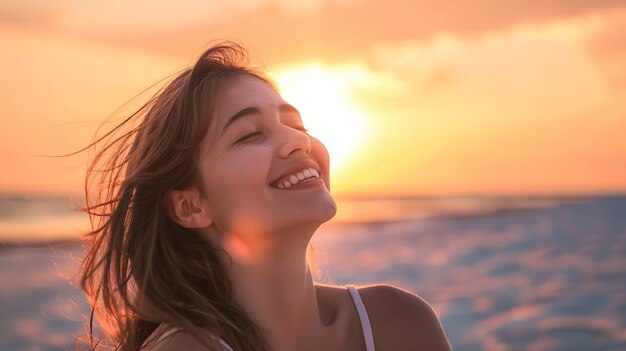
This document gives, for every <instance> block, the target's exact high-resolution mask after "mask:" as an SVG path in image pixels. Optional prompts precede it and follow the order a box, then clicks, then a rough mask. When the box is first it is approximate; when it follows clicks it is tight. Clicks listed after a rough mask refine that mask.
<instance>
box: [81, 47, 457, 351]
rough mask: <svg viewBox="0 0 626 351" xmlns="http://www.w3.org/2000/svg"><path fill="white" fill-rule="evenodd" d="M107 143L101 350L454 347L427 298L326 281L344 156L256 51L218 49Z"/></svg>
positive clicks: (95, 289)
mask: <svg viewBox="0 0 626 351" xmlns="http://www.w3.org/2000/svg"><path fill="white" fill-rule="evenodd" d="M131 124H136V126H135V127H132V128H131V129H130V130H129V131H127V132H125V133H124V132H123V128H125V127H126V126H128V125H131ZM120 132H122V133H123V134H122V135H121V136H116V133H120ZM100 142H108V143H107V144H105V146H104V147H103V148H102V149H101V150H100V152H99V153H97V154H96V156H95V158H94V159H93V161H92V163H91V165H90V171H89V172H88V174H87V176H88V178H87V184H86V187H85V189H86V198H87V200H88V202H87V207H86V208H85V209H84V210H85V211H86V212H88V213H89V215H90V219H91V220H92V224H93V228H94V230H93V232H92V233H91V234H90V236H89V239H90V243H89V245H90V246H89V250H88V252H87V254H86V256H85V259H84V261H83V266H82V280H81V285H82V288H83V289H84V291H85V293H86V295H87V297H88V298H89V300H90V302H91V304H92V307H93V310H94V312H95V315H96V317H98V319H99V321H100V326H101V327H102V330H104V331H105V333H106V335H104V336H103V338H101V339H98V340H99V341H98V342H96V341H94V340H95V339H94V338H93V330H91V331H90V335H89V337H88V338H86V339H85V340H87V341H89V342H88V345H87V347H88V348H91V349H97V348H106V347H110V348H112V349H120V350H137V349H151V350H201V349H204V350H238V351H239V350H250V351H252V350H367V351H373V350H374V349H378V350H379V351H380V350H383V351H384V350H415V349H428V350H449V345H448V343H447V340H446V337H445V334H444V332H443V330H442V328H441V324H440V322H439V320H438V318H437V316H436V314H435V313H434V311H433V309H432V308H431V307H430V306H429V305H428V303H427V302H426V301H424V300H423V299H421V298H419V297H418V296H416V295H414V294H412V293H410V292H408V291H405V290H403V289H400V288H397V287H393V286H388V285H373V286H368V287H361V288H357V287H355V286H353V285H347V286H331V285H323V284H318V283H316V282H314V281H313V279H312V275H311V270H310V269H309V263H308V262H307V260H306V257H308V256H307V255H306V254H307V251H308V248H309V244H310V241H311V237H312V236H313V234H314V233H315V231H316V230H317V229H318V227H319V226H320V225H321V224H323V223H324V222H327V221H328V220H330V219H331V218H332V217H333V216H334V215H335V213H336V210H337V209H336V204H335V201H334V199H333V197H332V196H331V193H330V178H329V174H330V170H329V167H330V158H329V154H328V151H327V149H326V147H325V146H324V144H323V143H322V142H321V141H320V140H318V139H317V138H315V137H314V136H313V135H310V134H309V133H308V132H307V129H306V128H305V126H304V125H303V122H302V120H301V116H300V113H299V111H298V109H296V107H294V106H292V105H291V104H290V103H288V102H287V101H285V100H284V99H283V98H282V96H281V95H280V94H279V93H278V90H277V88H276V87H275V85H274V83H272V81H270V80H269V79H268V78H267V77H266V76H264V75H263V74H262V73H260V72H259V71H257V70H255V69H253V68H250V67H249V66H248V65H247V60H246V55H245V51H244V49H243V48H242V47H241V46H238V45H236V44H233V43H222V44H218V45H215V46H213V47H211V48H209V49H208V50H207V51H206V52H204V53H203V54H202V55H201V56H200V58H199V60H198V61H197V62H196V64H195V65H194V66H193V67H191V68H189V69H186V70H184V71H183V72H181V73H180V74H178V75H177V76H176V77H175V78H174V79H173V80H172V81H171V82H170V83H169V84H167V85H166V86H165V87H164V88H163V89H162V90H161V91H159V92H158V93H157V94H156V95H155V96H154V97H153V98H152V99H150V100H149V101H148V102H147V103H146V104H145V105H144V106H143V107H142V108H141V109H140V110H139V111H138V112H137V113H135V114H133V115H132V116H130V117H129V118H128V119H126V120H124V121H123V122H122V123H121V124H119V125H118V126H116V127H115V128H114V129H113V130H112V131H111V132H109V133H107V134H105V136H104V137H102V138H99V139H97V140H96V141H95V142H94V143H93V144H91V145H96V144H98V143H100ZM91 145H90V146H91ZM92 180H96V181H97V182H96V183H95V184H97V185H98V186H97V187H96V190H97V194H96V195H98V196H97V197H93V196H90V195H92V194H91V193H90V189H91V187H90V185H91V184H92V183H91V182H90V181H92ZM93 198H97V201H96V202H95V203H94V202H92V201H90V200H91V199H93ZM96 339H97V338H96ZM106 341H108V342H106Z"/></svg>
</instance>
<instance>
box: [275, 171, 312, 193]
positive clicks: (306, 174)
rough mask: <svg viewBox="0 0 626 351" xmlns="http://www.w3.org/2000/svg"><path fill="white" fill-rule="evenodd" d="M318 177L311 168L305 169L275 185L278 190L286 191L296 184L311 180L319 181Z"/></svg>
mask: <svg viewBox="0 0 626 351" xmlns="http://www.w3.org/2000/svg"><path fill="white" fill-rule="evenodd" d="M319 177H320V175H319V174H318V173H317V171H316V170H315V169H313V168H307V169H305V170H302V171H300V172H297V173H294V174H292V175H291V176H289V177H288V178H287V179H286V180H283V181H282V182H279V183H278V184H276V187H277V188H279V189H286V188H289V187H291V186H293V185H296V184H298V183H304V182H310V181H312V180H316V179H319Z"/></svg>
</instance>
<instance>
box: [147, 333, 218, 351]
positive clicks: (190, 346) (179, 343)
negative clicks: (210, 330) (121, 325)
mask: <svg viewBox="0 0 626 351" xmlns="http://www.w3.org/2000/svg"><path fill="white" fill-rule="evenodd" d="M167 334H168V335H167V336H165V337H163V338H160V339H159V340H158V341H157V342H152V343H148V344H146V346H147V347H146V348H142V350H149V351H178V350H189V351H218V350H219V351H221V350H227V349H225V348H223V347H222V348H221V349H217V348H210V347H208V346H207V344H208V343H209V342H210V340H209V338H208V337H207V338H206V340H200V339H198V338H197V337H195V336H193V335H192V334H191V333H189V332H187V331H185V330H183V329H177V330H176V331H173V332H171V333H167ZM205 343H206V344H205ZM209 345H210V344H209Z"/></svg>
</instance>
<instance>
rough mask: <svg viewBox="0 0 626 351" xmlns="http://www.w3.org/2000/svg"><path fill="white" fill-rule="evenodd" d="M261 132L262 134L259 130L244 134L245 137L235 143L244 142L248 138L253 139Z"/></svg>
mask: <svg viewBox="0 0 626 351" xmlns="http://www.w3.org/2000/svg"><path fill="white" fill-rule="evenodd" d="M260 134H261V132H259V131H256V132H252V133H248V134H246V135H244V136H243V137H241V138H239V139H237V141H235V143H241V142H244V141H246V140H248V139H252V138H254V137H255V136H257V135H260Z"/></svg>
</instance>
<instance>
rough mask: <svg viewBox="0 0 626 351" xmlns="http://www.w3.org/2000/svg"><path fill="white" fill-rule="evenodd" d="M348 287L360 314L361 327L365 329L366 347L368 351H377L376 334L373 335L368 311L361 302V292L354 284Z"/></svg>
mask: <svg viewBox="0 0 626 351" xmlns="http://www.w3.org/2000/svg"><path fill="white" fill-rule="evenodd" d="M346 287H347V288H348V291H350V295H352V300H353V301H354V305H355V306H356V310H357V312H358V313H359V319H360V320H361V327H362V328H363V337H364V338H365V347H366V348H367V351H375V348H374V334H373V333H372V326H371V325H370V319H369V317H368V316H367V311H366V310H365V305H364V304H363V300H361V295H359V291H358V290H357V288H356V287H355V286H354V285H353V284H348V285H346Z"/></svg>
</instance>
